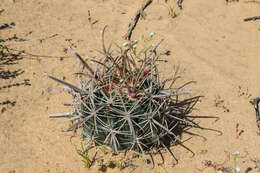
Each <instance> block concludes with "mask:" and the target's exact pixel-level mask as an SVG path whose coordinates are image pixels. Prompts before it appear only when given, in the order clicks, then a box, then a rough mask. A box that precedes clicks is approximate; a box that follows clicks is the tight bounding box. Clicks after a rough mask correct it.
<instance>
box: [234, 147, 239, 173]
mask: <svg viewBox="0 0 260 173" xmlns="http://www.w3.org/2000/svg"><path fill="white" fill-rule="evenodd" d="M239 154H240V153H239V152H238V151H236V152H234V154H233V156H234V168H233V172H234V173H239V172H240V168H239V167H238V165H237V158H238V156H239Z"/></svg>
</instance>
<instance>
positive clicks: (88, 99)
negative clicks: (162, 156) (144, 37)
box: [48, 28, 198, 158]
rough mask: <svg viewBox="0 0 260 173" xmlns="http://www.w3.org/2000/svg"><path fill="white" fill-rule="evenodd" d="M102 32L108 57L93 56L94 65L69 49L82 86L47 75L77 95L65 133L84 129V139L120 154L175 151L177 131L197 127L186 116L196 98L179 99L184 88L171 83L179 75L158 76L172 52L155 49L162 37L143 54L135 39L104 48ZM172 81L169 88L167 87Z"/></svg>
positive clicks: (144, 50)
mask: <svg viewBox="0 0 260 173" xmlns="http://www.w3.org/2000/svg"><path fill="white" fill-rule="evenodd" d="M104 30H105V28H104ZM104 30H103V33H102V44H103V56H104V57H102V58H101V59H100V60H98V61H97V60H93V63H94V65H95V69H92V68H91V67H90V66H89V65H88V64H87V63H86V62H85V61H84V60H83V59H82V58H81V57H80V55H79V54H78V53H76V52H75V51H73V50H72V49H70V51H71V52H72V54H73V55H74V56H75V57H76V58H77V59H78V60H79V61H80V62H81V64H82V69H81V70H82V71H80V73H78V78H79V80H80V86H79V87H76V86H74V85H71V84H68V83H67V82H64V81H61V80H59V79H57V78H55V77H52V76H49V75H48V77H50V78H52V79H54V80H56V81H58V82H60V83H62V84H64V85H66V86H68V87H69V88H70V91H69V92H70V93H71V94H72V95H73V98H74V99H73V106H74V110H75V111H74V112H73V113H72V119H73V117H75V119H77V121H74V124H73V125H72V126H71V127H69V128H68V129H67V131H70V130H73V129H77V128H79V127H82V128H83V131H82V133H83V136H84V137H85V138H88V139H90V141H92V142H93V143H94V144H95V145H108V146H110V147H111V149H112V150H113V151H114V152H116V153H117V152H120V151H125V150H134V151H137V152H140V153H142V154H145V153H146V152H147V151H148V152H149V151H151V149H153V148H158V147H159V148H160V147H162V148H165V149H166V151H167V152H169V153H170V154H171V155H172V153H171V151H170V150H169V149H168V146H169V144H170V143H171V142H175V143H176V142H178V138H177V136H178V135H179V133H180V132H181V131H182V130H183V129H184V128H185V127H187V126H193V125H194V124H193V123H192V121H190V120H189V119H188V118H187V117H186V116H185V115H186V114H187V113H189V112H190V110H191V108H192V106H193V104H194V103H195V102H196V101H197V99H198V97H193V98H190V99H186V100H179V95H180V94H183V90H184V89H183V87H178V88H173V87H172V85H173V84H174V82H175V80H177V79H178V78H179V77H177V76H174V77H173V78H170V79H167V80H163V79H161V78H160V75H159V72H158V63H160V62H161V56H166V55H165V54H168V53H169V52H168V53H157V51H156V49H157V47H158V46H159V44H160V43H161V41H160V42H158V43H157V44H156V45H154V46H149V47H148V48H144V49H142V50H141V51H140V52H139V53H136V45H137V42H136V41H135V42H129V43H128V44H127V45H125V46H126V47H125V48H119V49H120V53H119V55H114V54H112V53H111V52H109V51H108V50H106V48H105V46H104ZM82 73H84V74H86V75H87V76H88V78H84V76H83V75H82ZM168 82H169V83H171V84H170V87H171V88H167V89H166V87H165V86H166V84H167V83H168ZM75 119H73V120H75ZM172 156H173V155H172ZM173 158H174V157H173Z"/></svg>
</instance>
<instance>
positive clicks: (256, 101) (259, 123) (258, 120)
mask: <svg viewBox="0 0 260 173" xmlns="http://www.w3.org/2000/svg"><path fill="white" fill-rule="evenodd" d="M259 102H260V97H257V98H255V99H253V100H251V101H250V103H251V104H252V105H254V108H255V112H256V125H257V127H258V132H257V134H258V135H260V115H259V106H258V104H259Z"/></svg>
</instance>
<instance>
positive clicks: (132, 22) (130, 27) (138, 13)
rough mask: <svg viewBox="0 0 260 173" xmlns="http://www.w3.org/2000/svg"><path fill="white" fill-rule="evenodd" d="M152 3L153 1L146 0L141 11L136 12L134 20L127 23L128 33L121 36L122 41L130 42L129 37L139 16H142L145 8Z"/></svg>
mask: <svg viewBox="0 0 260 173" xmlns="http://www.w3.org/2000/svg"><path fill="white" fill-rule="evenodd" d="M152 2H153V0H147V1H146V3H145V4H143V5H142V7H141V9H139V10H138V11H137V12H136V15H135V18H134V19H133V20H132V21H131V22H130V23H129V25H128V31H127V33H126V34H125V35H124V36H123V37H124V39H126V40H130V39H131V36H132V32H133V30H134V29H135V26H136V24H137V22H138V20H139V18H140V16H143V12H144V10H145V9H146V7H148V6H149V5H150V4H151V3H152Z"/></svg>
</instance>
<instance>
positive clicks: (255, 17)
mask: <svg viewBox="0 0 260 173" xmlns="http://www.w3.org/2000/svg"><path fill="white" fill-rule="evenodd" d="M257 19H260V16H254V17H249V18H245V19H244V21H245V22H248V21H251V20H253V21H254V20H257Z"/></svg>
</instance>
